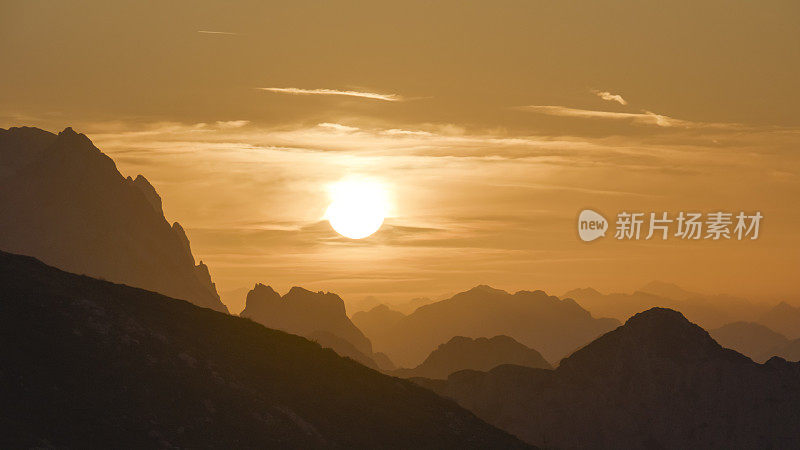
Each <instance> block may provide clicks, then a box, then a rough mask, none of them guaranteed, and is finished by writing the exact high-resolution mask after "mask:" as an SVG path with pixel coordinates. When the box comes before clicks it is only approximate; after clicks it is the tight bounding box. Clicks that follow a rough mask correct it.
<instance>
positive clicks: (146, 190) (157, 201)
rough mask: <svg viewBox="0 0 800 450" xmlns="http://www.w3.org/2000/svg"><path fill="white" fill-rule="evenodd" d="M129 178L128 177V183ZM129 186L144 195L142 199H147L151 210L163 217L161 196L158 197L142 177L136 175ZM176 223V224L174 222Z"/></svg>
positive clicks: (154, 189)
mask: <svg viewBox="0 0 800 450" xmlns="http://www.w3.org/2000/svg"><path fill="white" fill-rule="evenodd" d="M130 179H131V177H128V180H129V181H130ZM131 184H132V185H133V186H135V187H136V188H137V189H139V191H141V193H142V194H144V198H146V199H147V202H148V203H150V205H152V206H153V209H154V210H155V211H156V212H157V213H158V214H160V215H162V216H163V215H164V208H163V207H162V205H161V196H160V195H158V192H156V188H154V187H153V185H152V184H150V182H149V181H147V178H145V177H144V176H143V175H141V174H140V175H137V176H136V179H135V180H133V181H131ZM176 223H177V222H176Z"/></svg>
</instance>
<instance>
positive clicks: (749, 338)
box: [709, 322, 794, 362]
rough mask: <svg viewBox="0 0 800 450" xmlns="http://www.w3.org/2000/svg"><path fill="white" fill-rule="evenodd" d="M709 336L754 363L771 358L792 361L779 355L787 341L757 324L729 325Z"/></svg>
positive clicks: (735, 323) (739, 323) (740, 323)
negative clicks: (776, 357)
mask: <svg viewBox="0 0 800 450" xmlns="http://www.w3.org/2000/svg"><path fill="white" fill-rule="evenodd" d="M709 334H711V337H713V338H714V340H715V341H717V342H719V343H720V345H722V346H723V347H726V348H730V349H733V350H736V351H737V352H739V353H741V354H743V355H746V356H749V357H750V359H752V360H753V361H756V362H764V361H766V360H768V359H769V358H771V357H773V356H780V357H782V358H784V359H786V360H789V361H794V359H791V358H787V357H786V356H785V355H782V354H781V351H782V349H783V347H785V346H786V345H787V344H789V339H786V336H784V335H782V334H780V333H776V332H775V331H772V330H771V329H769V328H767V327H765V326H764V325H761V324H758V323H754V322H734V323H729V324H727V325H724V326H722V327H720V328H717V329H714V330H711V331H709Z"/></svg>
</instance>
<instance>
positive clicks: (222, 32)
mask: <svg viewBox="0 0 800 450" xmlns="http://www.w3.org/2000/svg"><path fill="white" fill-rule="evenodd" d="M197 32H198V33H200V34H221V35H225V36H240V34H239V33H232V32H230V31H209V30H197Z"/></svg>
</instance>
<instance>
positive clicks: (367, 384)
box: [0, 252, 525, 448]
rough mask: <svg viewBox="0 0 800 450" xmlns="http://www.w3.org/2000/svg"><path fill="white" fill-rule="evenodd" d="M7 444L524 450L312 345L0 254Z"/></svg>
mask: <svg viewBox="0 0 800 450" xmlns="http://www.w3.org/2000/svg"><path fill="white" fill-rule="evenodd" d="M0 286H2V297H0V311H1V312H2V314H0V317H2V320H0V385H2V386H3V389H2V393H1V394H0V395H1V396H2V401H0V424H2V429H3V433H2V434H0V447H3V448H44V447H47V448H64V447H74V448H156V447H161V448H174V447H183V448H524V447H525V444H523V443H522V442H520V441H518V440H517V439H516V438H514V437H512V436H511V435H509V434H507V433H505V432H503V431H500V430H498V429H496V428H494V427H492V426H490V425H488V424H486V423H484V422H482V421H481V420H479V419H477V418H476V417H475V416H474V415H473V414H472V413H470V412H467V411H466V410H464V409H462V408H460V407H459V406H457V405H456V404H455V403H453V402H452V401H450V400H445V399H442V398H440V397H438V396H436V395H435V394H434V393H432V392H430V391H429V390H426V389H423V388H421V387H418V386H416V385H414V384H413V383H411V382H408V381H404V380H400V379H397V378H392V377H388V376H385V375H382V374H380V373H378V372H376V371H374V370H371V369H369V368H367V367H364V366H362V365H361V364H358V363H356V362H353V361H349V360H346V359H343V358H341V357H339V356H337V355H336V354H335V353H334V352H333V351H330V350H326V349H322V348H320V346H319V345H317V344H315V343H313V342H309V341H308V340H306V339H304V338H302V337H298V336H293V335H290V334H286V333H284V332H281V331H275V330H270V329H267V328H264V327H263V326H261V325H259V324H256V323H253V322H252V321H249V320H245V319H241V318H238V317H232V316H229V315H227V314H221V313H219V312H215V311H212V310H210V309H205V308H198V307H196V306H194V305H191V304H189V303H187V302H185V301H180V300H175V299H171V298H168V297H165V296H162V295H159V294H156V293H153V292H149V291H145V290H141V289H136V288H132V287H128V286H122V285H116V284H112V283H110V282H106V281H101V280H97V279H93V278H89V277H86V276H80V275H74V274H70V273H66V272H63V271H61V270H58V269H55V268H52V267H48V266H46V265H44V264H43V263H41V262H39V261H37V260H35V259H33V258H29V257H24V256H17V255H11V254H8V253H5V252H0Z"/></svg>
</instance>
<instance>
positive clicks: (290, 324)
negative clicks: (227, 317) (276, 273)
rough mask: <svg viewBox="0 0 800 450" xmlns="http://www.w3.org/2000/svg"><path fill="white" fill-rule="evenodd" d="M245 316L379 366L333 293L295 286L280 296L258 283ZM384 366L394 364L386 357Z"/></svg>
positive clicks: (248, 297) (363, 338)
mask: <svg viewBox="0 0 800 450" xmlns="http://www.w3.org/2000/svg"><path fill="white" fill-rule="evenodd" d="M240 316H242V317H246V318H248V319H252V320H254V321H256V322H258V323H260V324H262V325H264V326H266V327H269V328H275V329H277V330H282V331H286V332H288V333H292V334H298V335H300V336H305V337H307V338H309V339H314V340H316V341H317V342H319V343H320V344H321V345H323V346H325V347H329V348H332V349H333V350H334V351H336V352H337V353H339V355H341V356H347V357H350V358H353V359H354V360H356V361H359V362H361V363H363V364H365V365H367V366H369V367H373V368H378V367H380V366H379V365H378V363H377V362H375V360H374V359H373V358H372V356H373V354H372V343H371V342H370V341H369V339H367V337H366V336H364V333H362V332H361V330H359V329H358V327H356V326H355V325H354V324H353V322H351V321H350V318H349V317H347V314H346V312H345V306H344V301H343V300H342V299H341V298H340V297H339V296H338V295H336V294H334V293H331V292H311V291H309V290H306V289H303V288H301V287H297V286H295V287H293V288H291V289H290V290H289V292H287V293H286V294H284V295H283V296H281V295H280V294H278V293H277V292H275V290H274V289H272V288H271V287H269V286H265V285H263V284H260V283H259V284H256V285H255V287H254V288H253V289H252V290H251V291H250V292H248V293H247V300H246V304H245V308H244V311H242V313H241V314H240ZM379 359H381V361H382V365H383V366H384V367H391V366H393V364H391V363H390V362H389V363H387V362H386V360H385V356H384V357H383V358H380V357H379Z"/></svg>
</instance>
